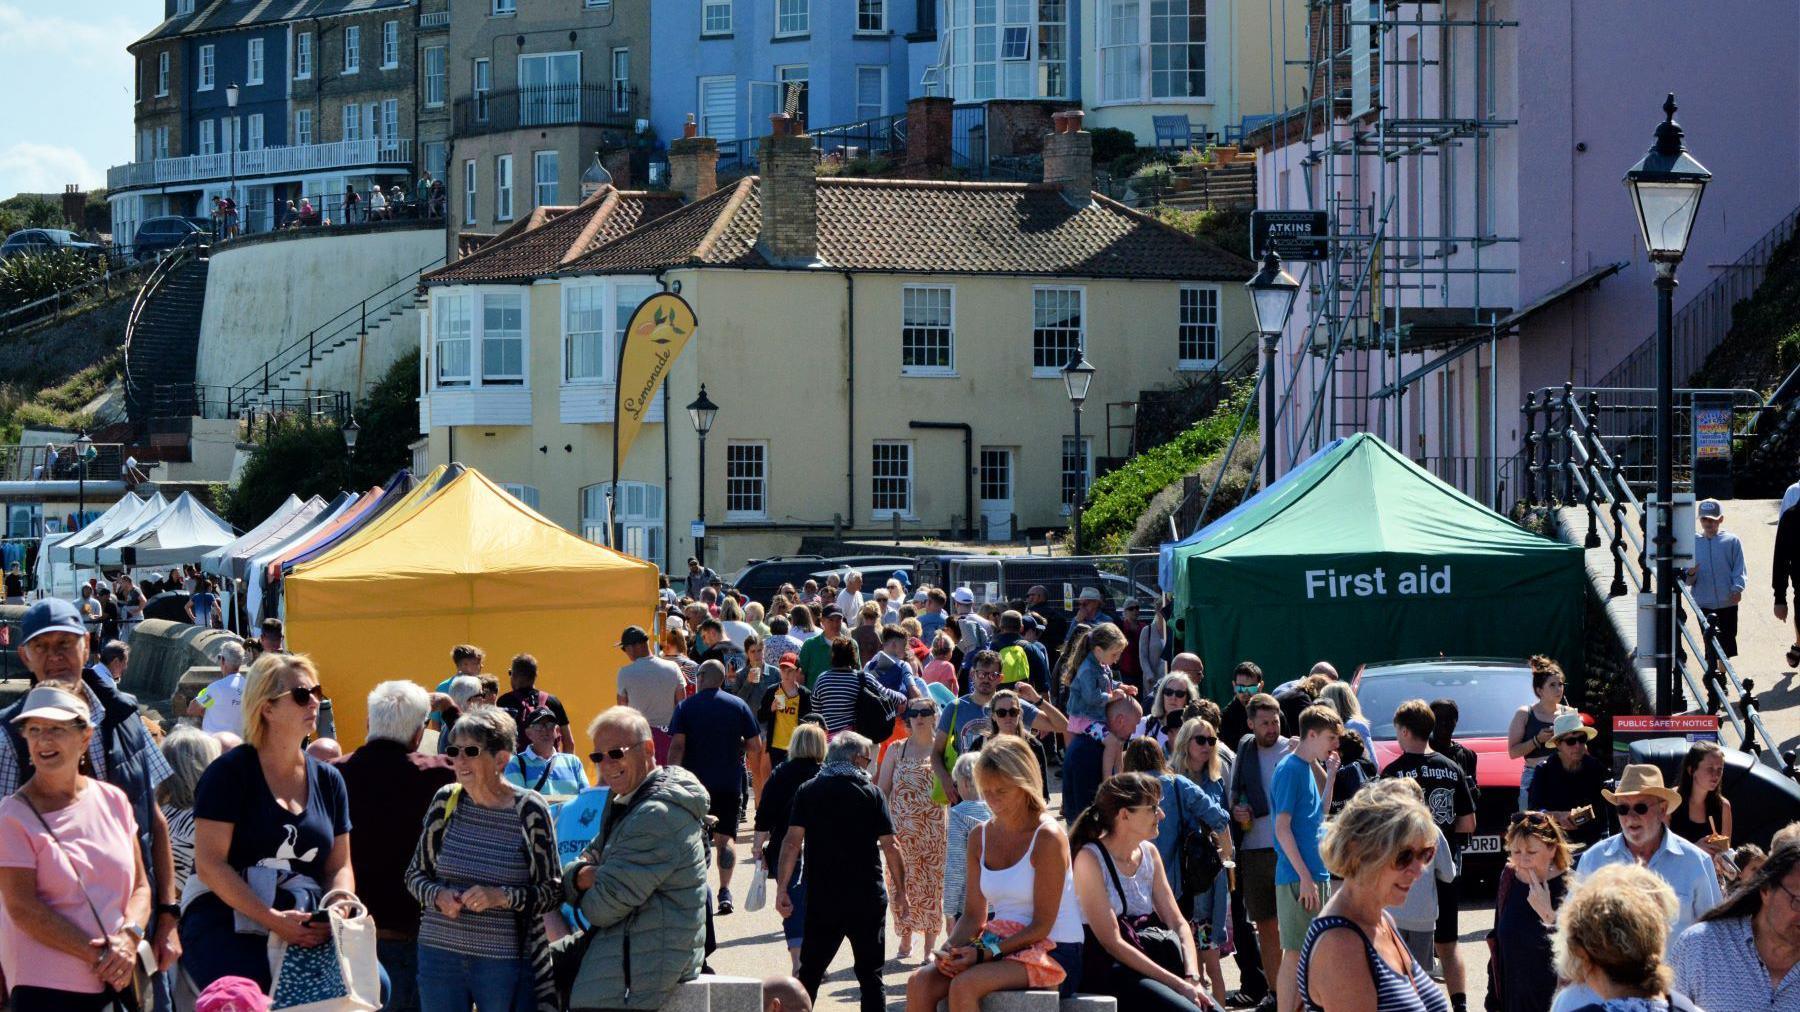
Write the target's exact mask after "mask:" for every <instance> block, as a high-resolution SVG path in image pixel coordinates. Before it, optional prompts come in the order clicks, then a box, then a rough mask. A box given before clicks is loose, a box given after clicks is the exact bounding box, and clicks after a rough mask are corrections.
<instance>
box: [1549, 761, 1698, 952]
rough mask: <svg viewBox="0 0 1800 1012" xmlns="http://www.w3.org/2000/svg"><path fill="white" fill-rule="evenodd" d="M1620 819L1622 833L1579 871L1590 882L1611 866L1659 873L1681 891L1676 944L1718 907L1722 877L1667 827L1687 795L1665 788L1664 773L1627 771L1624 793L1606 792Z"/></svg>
mask: <svg viewBox="0 0 1800 1012" xmlns="http://www.w3.org/2000/svg"><path fill="white" fill-rule="evenodd" d="M1600 796H1601V798H1603V799H1604V800H1605V801H1606V803H1607V804H1609V805H1611V806H1613V812H1614V813H1615V814H1616V815H1617V816H1618V818H1619V833H1618V835H1617V836H1609V837H1607V838H1606V839H1604V840H1601V841H1600V842H1599V843H1596V844H1594V845H1593V846H1592V847H1589V848H1588V852H1587V853H1586V854H1583V855H1582V857H1581V864H1580V866H1579V867H1578V868H1577V869H1576V870H1577V872H1578V874H1580V875H1582V876H1586V875H1588V874H1590V873H1592V872H1593V871H1594V870H1595V869H1597V868H1604V867H1605V866H1607V865H1609V864H1626V863H1636V864H1641V865H1643V866H1644V867H1646V868H1648V869H1650V870H1651V871H1653V872H1655V873H1656V874H1657V876H1658V877H1660V878H1661V879H1662V880H1663V881H1664V882H1667V883H1668V884H1669V887H1670V888H1671V889H1673V890H1675V898H1676V899H1677V900H1678V901H1680V904H1681V908H1680V910H1679V912H1678V913H1677V914H1676V916H1675V923H1674V924H1673V925H1671V926H1670V928H1669V937H1670V938H1671V939H1672V938H1674V937H1675V936H1677V935H1679V934H1681V933H1682V932H1683V931H1684V930H1686V929H1687V926H1688V925H1690V924H1692V923H1694V922H1695V921H1696V920H1699V919H1700V915H1702V914H1704V913H1706V912H1707V911H1708V910H1711V909H1712V908H1713V907H1715V906H1718V904H1719V899H1720V893H1719V876H1718V873H1717V872H1716V871H1714V870H1713V862H1712V858H1711V857H1710V856H1709V855H1708V854H1707V853H1706V851H1704V850H1701V849H1700V848H1699V847H1697V846H1695V845H1694V844H1691V843H1689V842H1687V841H1686V840H1683V839H1682V838H1681V837H1679V836H1676V835H1675V834H1674V833H1671V832H1669V827H1668V826H1667V825H1666V824H1665V823H1664V820H1665V819H1666V818H1667V817H1668V814H1669V809H1670V808H1672V807H1674V806H1675V805H1679V804H1681V795H1679V794H1677V793H1675V792H1674V791H1672V790H1670V789H1669V788H1667V787H1664V786H1663V777H1662V770H1660V769H1658V768H1657V767H1655V766H1653V765H1651V764H1649V763H1642V764H1633V765H1630V766H1627V767H1625V772H1624V773H1623V774H1621V775H1620V776H1619V786H1618V790H1614V791H1608V790H1604V789H1602V790H1601V792H1600Z"/></svg>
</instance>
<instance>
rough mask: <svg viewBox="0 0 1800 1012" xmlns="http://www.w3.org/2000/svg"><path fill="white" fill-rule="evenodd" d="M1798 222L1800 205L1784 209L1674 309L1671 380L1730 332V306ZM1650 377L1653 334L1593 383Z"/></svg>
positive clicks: (1688, 372) (1638, 382)
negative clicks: (1769, 226)
mask: <svg viewBox="0 0 1800 1012" xmlns="http://www.w3.org/2000/svg"><path fill="white" fill-rule="evenodd" d="M1797 228H1800V207H1796V208H1795V209H1793V210H1792V211H1789V212H1788V213H1787V215H1786V216H1785V217H1783V218H1782V219H1781V221H1780V222H1779V223H1777V224H1776V226H1775V227H1774V228H1772V229H1770V230H1769V231H1768V233H1767V234H1765V235H1764V236H1763V237H1762V238H1761V239H1759V240H1757V241H1756V244H1755V245H1754V246H1751V247H1750V249H1749V250H1747V251H1746V252H1745V253H1744V255H1743V256H1741V257H1738V258H1737V260H1736V261H1735V262H1733V263H1731V264H1730V265H1728V266H1726V267H1725V268H1724V269H1723V270H1722V271H1721V272H1720V274H1719V276H1718V277H1716V278H1714V279H1713V280H1712V282H1711V283H1710V284H1708V285H1707V286H1706V287H1705V288H1702V289H1700V291H1699V293H1698V294H1696V295H1695V296H1694V297H1693V298H1691V299H1689V300H1688V301H1686V302H1684V303H1682V306H1681V308H1680V309H1678V310H1676V311H1675V317H1674V319H1673V321H1672V322H1671V326H1670V335H1671V338H1672V341H1673V343H1672V346H1671V347H1672V350H1673V351H1674V356H1673V357H1672V359H1671V362H1672V364H1673V366H1674V370H1675V379H1676V381H1677V382H1685V381H1687V379H1688V378H1689V377H1691V376H1693V375H1694V373H1696V372H1698V371H1699V370H1700V367H1701V366H1702V365H1704V364H1705V363H1706V356H1708V355H1710V354H1712V351H1713V349H1715V348H1717V347H1718V346H1719V345H1720V343H1721V342H1723V341H1724V340H1725V335H1726V334H1728V333H1730V332H1731V323H1732V310H1733V309H1735V308H1736V306H1737V304H1738V303H1739V302H1741V301H1743V300H1744V299H1747V298H1749V297H1750V296H1751V295H1753V294H1755V292H1756V288H1757V286H1758V285H1760V284H1762V280H1763V275H1764V274H1765V273H1767V271H1768V267H1769V261H1770V259H1771V258H1772V257H1773V256H1774V254H1775V249H1776V248H1777V247H1778V246H1780V245H1781V244H1782V243H1784V242H1787V241H1788V240H1789V239H1791V238H1793V236H1794V232H1795V230H1796V229H1797ZM1655 382H1656V335H1655V334H1652V335H1650V336H1649V337H1647V338H1645V339H1644V343H1642V344H1640V345H1638V346H1637V347H1636V348H1634V349H1633V350H1632V351H1631V353H1630V354H1629V355H1626V356H1625V358H1624V359H1623V360H1622V361H1620V363H1619V364H1618V365H1616V366H1614V367H1613V368H1612V370H1611V371H1610V372H1608V373H1607V374H1606V375H1604V376H1602V377H1600V380H1599V382H1597V383H1595V384H1594V386H1596V387H1601V388H1605V387H1647V386H1650V385H1652V384H1654V383H1655Z"/></svg>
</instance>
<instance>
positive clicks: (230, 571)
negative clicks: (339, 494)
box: [200, 495, 326, 580]
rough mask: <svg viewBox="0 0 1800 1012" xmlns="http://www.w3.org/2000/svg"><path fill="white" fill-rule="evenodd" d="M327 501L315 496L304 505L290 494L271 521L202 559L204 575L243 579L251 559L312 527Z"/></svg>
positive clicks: (201, 564) (271, 517) (268, 520)
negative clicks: (296, 533) (298, 532)
mask: <svg viewBox="0 0 1800 1012" xmlns="http://www.w3.org/2000/svg"><path fill="white" fill-rule="evenodd" d="M325 508H326V506H325V500H323V499H320V498H319V497H318V496H313V497H312V498H311V499H308V500H306V501H305V502H301V501H300V497H298V496H293V495H290V496H288V497H287V502H284V503H282V504H281V506H280V507H279V508H277V509H276V510H275V512H273V513H271V514H269V518H268V519H267V520H264V521H263V522H262V523H260V524H257V525H256V527H255V528H253V529H252V530H251V531H250V532H249V533H248V534H245V535H244V536H243V537H241V538H238V539H237V540H235V541H233V542H231V543H230V544H228V545H225V546H223V547H220V548H215V549H213V550H212V551H210V552H207V553H206V556H205V558H203V559H201V560H200V569H201V571H202V572H206V573H210V574H212V575H213V576H218V577H222V578H225V579H237V580H241V579H243V578H244V575H245V574H246V573H248V572H249V571H250V560H251V558H253V557H254V556H256V555H258V554H260V553H261V552H263V551H266V550H267V549H268V548H269V547H271V546H273V545H277V544H282V543H285V542H286V541H287V540H288V538H290V537H292V536H293V534H294V533H295V532H297V531H301V530H304V529H306V528H307V527H308V526H310V525H311V524H312V522H313V520H314V518H316V517H317V516H318V515H319V514H320V513H322V512H324V511H325Z"/></svg>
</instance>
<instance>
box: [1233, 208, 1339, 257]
mask: <svg viewBox="0 0 1800 1012" xmlns="http://www.w3.org/2000/svg"><path fill="white" fill-rule="evenodd" d="M1330 232H1331V222H1330V219H1328V218H1327V217H1326V215H1325V212H1324V211H1260V210H1259V211H1251V212H1250V258H1251V259H1252V260H1261V259H1262V255H1263V251H1264V250H1268V249H1273V250H1274V251H1275V255H1276V256H1279V257H1280V258H1281V259H1283V260H1312V261H1321V260H1325V259H1328V258H1329V257H1330V250H1329V247H1328V244H1327V238H1328V236H1329V234H1330Z"/></svg>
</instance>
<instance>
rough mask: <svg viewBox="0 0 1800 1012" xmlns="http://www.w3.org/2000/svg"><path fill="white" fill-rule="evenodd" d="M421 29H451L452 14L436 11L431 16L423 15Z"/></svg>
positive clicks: (420, 19)
mask: <svg viewBox="0 0 1800 1012" xmlns="http://www.w3.org/2000/svg"><path fill="white" fill-rule="evenodd" d="M419 27H420V28H423V29H430V28H448V27H450V12H449V11H434V12H432V13H430V14H421V15H419Z"/></svg>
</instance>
